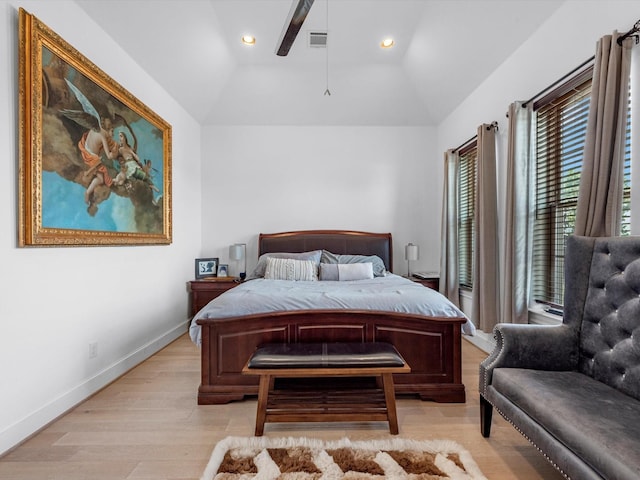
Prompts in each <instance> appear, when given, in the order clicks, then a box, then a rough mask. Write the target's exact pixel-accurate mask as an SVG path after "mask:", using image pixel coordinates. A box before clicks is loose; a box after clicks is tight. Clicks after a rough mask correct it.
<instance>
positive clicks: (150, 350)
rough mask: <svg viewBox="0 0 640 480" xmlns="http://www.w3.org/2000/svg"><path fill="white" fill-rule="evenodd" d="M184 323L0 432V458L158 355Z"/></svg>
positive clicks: (177, 336)
mask: <svg viewBox="0 0 640 480" xmlns="http://www.w3.org/2000/svg"><path fill="white" fill-rule="evenodd" d="M187 327H188V325H187V322H183V324H181V325H177V326H175V327H174V328H172V329H171V330H169V331H168V332H166V333H164V334H162V335H160V336H159V337H157V338H155V339H154V340H151V341H150V342H148V343H146V344H145V345H142V346H141V347H140V348H138V349H137V350H135V351H133V352H131V353H130V354H129V355H127V356H126V357H123V358H121V359H120V360H118V361H117V362H115V363H113V364H112V365H110V366H108V367H107V368H105V369H104V370H102V371H101V372H99V373H97V374H96V375H94V376H93V377H91V378H88V379H87V380H86V381H84V382H82V383H81V384H80V385H78V386H77V387H75V388H73V389H72V390H70V391H68V392H66V393H64V394H62V395H60V396H59V397H58V398H55V399H53V400H51V401H50V402H49V403H47V404H46V405H44V406H43V407H42V408H40V409H38V410H36V411H35V412H33V413H32V414H30V415H28V416H27V417H24V418H22V419H20V420H18V421H17V422H16V423H14V424H13V425H10V426H9V427H8V428H6V429H5V430H3V431H2V432H0V456H1V455H3V454H5V453H6V452H8V451H9V450H11V449H13V448H15V447H17V446H18V445H19V444H21V443H22V442H24V441H25V440H26V439H28V438H29V437H31V436H32V435H34V434H35V433H37V432H38V431H40V430H42V429H43V428H45V427H46V426H47V425H49V424H50V423H51V422H53V421H54V420H56V419H57V418H59V417H60V416H61V415H64V414H65V413H66V412H68V411H69V410H71V409H72V408H74V407H75V406H77V405H78V404H80V403H81V402H83V401H84V400H86V399H87V398H89V397H90V396H91V395H93V394H94V393H96V392H97V391H99V390H101V389H102V388H104V387H106V386H107V385H109V384H110V383H111V382H113V381H114V380H116V379H117V378H118V377H120V376H121V375H124V374H125V373H126V372H128V371H129V370H131V369H132V368H133V367H135V366H136V365H139V364H140V363H142V362H143V361H145V360H146V359H147V358H149V357H150V356H151V355H153V354H154V353H157V352H158V351H160V350H161V349H163V348H164V347H166V346H167V345H169V344H170V343H171V342H173V341H174V340H176V339H177V338H179V337H180V336H181V335H182V334H184V333H185V332H186V331H187Z"/></svg>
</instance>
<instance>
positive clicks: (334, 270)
mask: <svg viewBox="0 0 640 480" xmlns="http://www.w3.org/2000/svg"><path fill="white" fill-rule="evenodd" d="M319 278H320V280H330V281H334V282H337V281H338V280H340V279H339V278H338V264H337V263H321V264H320V275H319Z"/></svg>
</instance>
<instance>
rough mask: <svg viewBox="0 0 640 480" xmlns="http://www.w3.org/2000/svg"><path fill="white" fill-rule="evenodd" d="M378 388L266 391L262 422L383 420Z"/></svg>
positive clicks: (383, 403) (384, 414)
mask: <svg viewBox="0 0 640 480" xmlns="http://www.w3.org/2000/svg"><path fill="white" fill-rule="evenodd" d="M387 420H388V416H387V404H386V401H385V398H384V390H382V389H362V390H336V391H327V390H322V391H313V390H308V391H291V390H273V391H270V392H269V397H268V399H267V406H266V412H265V422H365V421H387Z"/></svg>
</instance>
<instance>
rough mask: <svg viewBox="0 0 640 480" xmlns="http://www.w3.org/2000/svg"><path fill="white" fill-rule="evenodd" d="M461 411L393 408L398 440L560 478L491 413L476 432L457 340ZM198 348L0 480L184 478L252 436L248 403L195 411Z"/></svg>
mask: <svg viewBox="0 0 640 480" xmlns="http://www.w3.org/2000/svg"><path fill="white" fill-rule="evenodd" d="M462 353H463V377H464V378H463V381H464V383H465V385H466V388H467V402H466V404H437V403H432V402H422V401H420V400H417V399H413V398H402V399H399V400H398V402H397V405H398V420H399V426H400V435H399V436H400V437H404V438H412V439H451V440H455V441H457V442H458V443H460V444H461V445H463V446H464V447H465V448H466V449H467V450H469V451H470V452H471V454H472V455H473V458H474V459H475V461H476V462H477V464H478V465H479V467H480V469H481V470H482V471H483V473H484V474H485V475H486V477H487V478H488V479H490V480H502V479H504V480H507V479H508V480H513V479H519V480H560V479H561V478H562V477H561V475H560V474H559V473H557V472H556V471H555V470H554V469H553V468H552V467H551V465H550V464H549V463H548V462H547V461H546V460H545V459H544V458H543V456H542V454H540V453H539V452H538V451H537V450H536V449H535V448H534V447H532V446H530V444H529V443H528V442H527V441H526V440H525V439H524V438H523V437H522V436H521V435H520V434H519V433H518V432H516V430H515V429H514V428H513V427H511V426H510V425H509V424H508V423H507V422H505V421H504V420H503V419H502V418H501V417H500V416H499V415H497V414H494V420H493V430H492V434H491V438H489V439H485V438H483V437H482V435H480V428H479V419H478V410H479V407H478V364H479V363H480V361H482V359H484V358H485V356H486V354H485V353H484V352H482V351H481V350H479V349H478V348H476V347H475V346H473V345H471V344H470V343H468V342H467V341H463V349H462ZM199 368H200V364H199V351H198V349H197V348H196V347H195V346H194V345H193V344H192V343H191V341H190V340H189V338H188V336H186V335H184V336H182V337H181V338H179V339H178V340H177V341H175V342H174V343H172V344H171V345H169V346H168V347H167V348H165V349H164V350H162V351H161V352H159V353H157V354H156V355H154V356H153V357H151V358H150V359H149V360H147V361H146V362H144V363H142V364H141V365H139V366H138V367H136V368H135V369H133V370H131V371H130V372H129V373H127V374H126V375H124V376H123V377H122V378H120V379H119V380H117V381H116V382H115V383H113V384H111V385H110V386H108V387H107V388H105V389H104V390H102V391H101V392H99V393H98V394H96V395H95V396H93V397H92V398H90V399H88V400H87V401H85V402H84V403H82V404H81V405H79V406H78V407H77V408H75V409H74V410H72V411H71V412H69V413H68V414H67V415H65V416H63V417H62V418H60V419H59V420H57V421H56V422H54V423H53V424H51V425H50V426H49V427H47V428H46V429H44V430H43V431H41V432H40V433H38V434H37V435H35V436H34V437H33V438H31V439H30V440H28V441H27V442H25V443H24V444H23V445H21V446H19V447H18V448H16V449H14V450H13V451H11V452H9V453H8V454H6V455H5V456H4V457H2V458H0V479H11V480H34V479H38V480H41V479H42V480H43V479H48V480H52V479H56V480H57V479H60V480H76V479H83V480H84V479H91V480H104V479H109V480H116V479H118V480H121V479H137V480H140V479H153V480H163V479H166V480H186V479H189V480H193V479H198V478H200V475H201V474H202V472H203V470H204V468H205V466H206V464H207V461H208V459H209V456H210V454H211V451H212V449H213V447H214V445H215V444H216V442H217V441H218V440H220V439H222V438H224V437H226V436H228V435H241V436H251V435H253V429H254V422H255V408H256V400H255V399H249V400H245V401H242V402H235V403H231V404H228V405H207V406H198V405H197V404H196V391H197V388H198V385H199V382H200V378H199ZM265 436H269V437H276V436H309V437H315V438H322V439H327V440H328V439H340V438H342V437H344V436H348V437H350V438H351V439H369V438H377V439H380V438H390V437H391V435H390V434H389V430H388V428H387V424H386V423H383V422H376V423H335V424H329V423H327V424H322V423H319V424H267V425H266V426H265Z"/></svg>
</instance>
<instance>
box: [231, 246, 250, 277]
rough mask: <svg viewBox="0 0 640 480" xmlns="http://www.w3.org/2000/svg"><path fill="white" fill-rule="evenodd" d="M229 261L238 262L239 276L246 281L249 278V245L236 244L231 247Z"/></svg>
mask: <svg viewBox="0 0 640 480" xmlns="http://www.w3.org/2000/svg"><path fill="white" fill-rule="evenodd" d="M229 260H234V261H235V262H238V270H239V273H238V276H239V277H240V280H244V279H245V278H246V276H247V272H246V270H247V244H246V243H236V244H234V245H231V246H230V247H229Z"/></svg>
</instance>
